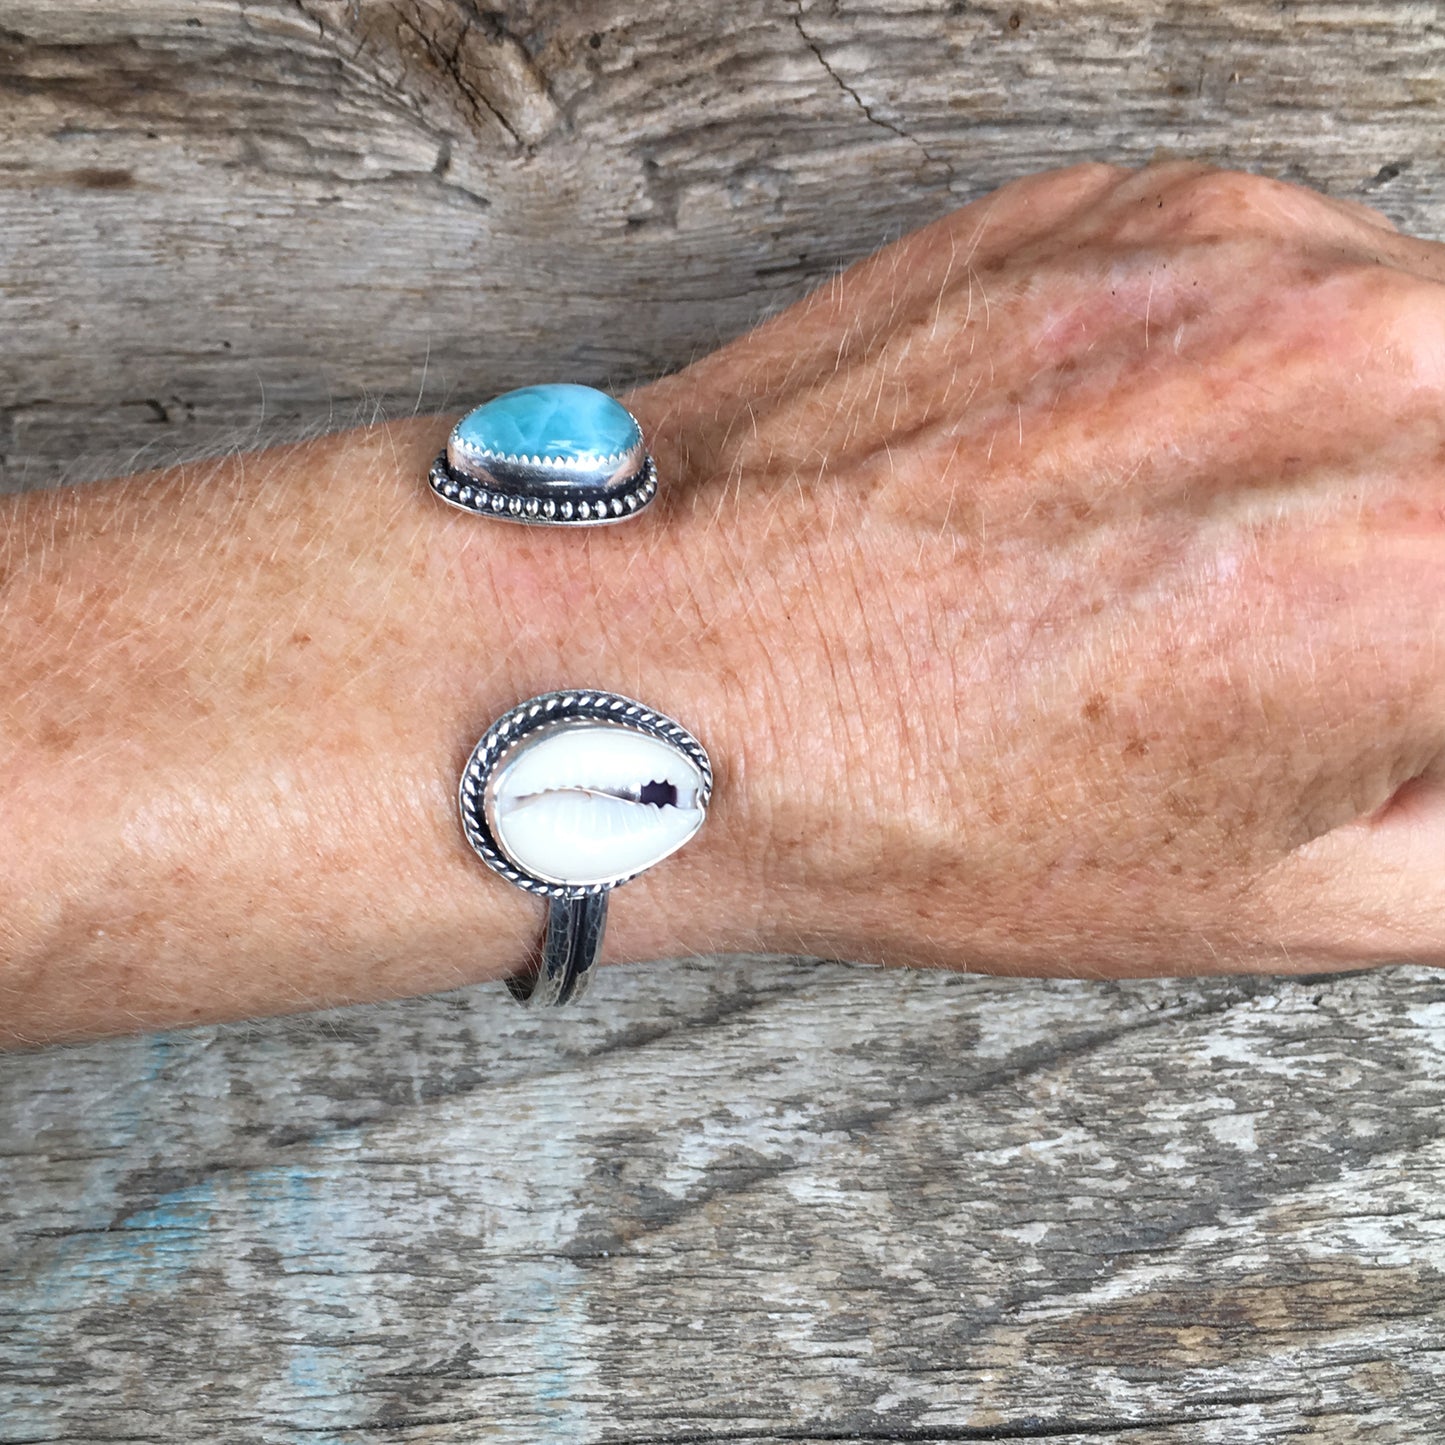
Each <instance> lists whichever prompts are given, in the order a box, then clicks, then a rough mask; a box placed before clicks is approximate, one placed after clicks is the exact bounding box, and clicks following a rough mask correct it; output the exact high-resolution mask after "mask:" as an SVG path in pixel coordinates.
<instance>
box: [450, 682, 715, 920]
mask: <svg viewBox="0 0 1445 1445" xmlns="http://www.w3.org/2000/svg"><path fill="white" fill-rule="evenodd" d="M574 718H584V719H593V720H596V721H599V722H613V723H619V724H621V725H623V726H625V727H631V728H635V729H636V730H637V731H638V732H642V733H648V734H650V735H651V736H653V737H655V738H660V739H661V740H662V741H663V742H667V743H671V744H672V745H673V746H674V747H676V748H678V749H679V750H680V751H681V752H683V753H685V754H686V755H687V757H689V758H690V759H691V760H692V762H693V763H694V764H695V765H696V767H697V770H698V772H699V773H700V774H701V776H702V781H703V787H702V794H701V798H700V803H701V807H702V811H703V815H704V818H706V815H707V807H708V803H709V801H710V800H711V798H712V763H711V761H710V760H709V758H708V755H707V751H706V749H705V748H704V747H703V745H702V744H701V743H700V742H698V740H697V739H696V738H695V737H693V735H692V734H691V733H690V732H688V730H687V729H686V728H685V727H683V726H682V724H681V723H678V722H674V721H673V719H672V718H670V717H668V716H666V714H664V713H660V712H657V711H656V710H655V709H653V708H650V707H646V706H645V705H644V704H642V703H640V702H637V701H636V700H635V699H633V698H630V697H624V696H623V695H622V694H621V693H616V692H600V691H595V690H591V689H584V690H577V689H568V690H567V691H565V692H547V693H542V694H540V695H539V696H537V697H533V698H528V699H527V701H526V702H522V703H518V704H517V706H516V707H514V708H512V709H511V710H510V711H509V712H506V713H503V714H502V716H501V717H499V718H498V719H497V720H496V722H494V723H493V724H492V725H491V727H489V728H488V729H487V731H486V732H485V733H484V734H483V735H482V738H481V740H480V741H479V742H478V743H477V745H476V747H475V748H473V749H472V755H471V757H470V758H468V760H467V765H466V767H465V768H463V769H462V778H461V786H460V788H459V790H458V795H457V796H458V803H459V805H460V808H461V814H462V828H463V830H464V831H465V832H466V835H467V842H468V843H470V844H471V845H472V847H473V848H474V849H475V850H476V852H477V854H478V856H479V857H480V858H481V860H482V862H484V863H485V864H486V865H487V867H489V868H490V869H491V870H492V871H493V872H494V873H497V874H500V875H501V877H503V878H505V879H506V880H507V882H509V883H512V884H515V885H516V886H517V887H518V888H524V889H526V890H527V892H528V893H535V894H537V895H538V896H539V897H542V898H584V897H587V896H588V895H590V894H595V893H606V892H608V891H609V890H610V889H613V888H617V887H619V886H620V885H621V884H623V883H626V882H628V881H630V880H631V879H633V878H636V877H637V876H638V873H641V872H646V871H647V870H646V869H639V870H637V872H634V873H627V874H624V875H622V876H620V877H617V878H611V879H608V880H606V881H605V882H602V883H589V884H585V885H580V884H570V883H553V882H549V881H548V880H547V879H545V878H538V877H536V876H535V875H533V874H531V873H528V872H525V871H524V870H523V869H521V868H519V867H517V865H516V864H515V863H513V862H512V860H511V859H510V858H508V857H507V856H506V855H505V854H504V853H503V852H502V850H501V848H500V847H499V846H498V844H497V841H496V839H495V838H494V837H493V836H492V831H491V829H490V827H489V826H488V824H487V819H486V812H485V808H484V804H483V799H484V796H485V793H486V786H487V779H488V778H489V777H490V776H491V773H492V770H493V769H494V768H495V767H496V766H497V764H498V763H499V762H500V761H501V759H502V758H503V757H504V756H506V754H507V753H508V752H509V751H510V750H511V749H512V748H513V747H515V746H516V745H517V744H518V743H520V742H521V741H522V740H523V739H524V738H526V737H527V736H528V735H529V734H530V733H532V732H534V731H535V730H536V729H537V728H540V727H545V726H547V725H549V724H551V723H556V722H562V721H566V720H570V719H574ZM659 861H664V862H665V861H666V860H665V859H663V860H659Z"/></svg>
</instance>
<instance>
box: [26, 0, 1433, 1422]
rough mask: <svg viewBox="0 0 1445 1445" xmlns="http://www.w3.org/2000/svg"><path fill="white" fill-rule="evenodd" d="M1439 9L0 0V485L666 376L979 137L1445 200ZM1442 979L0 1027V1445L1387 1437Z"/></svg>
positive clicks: (939, 207) (889, 211)
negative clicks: (507, 397) (27, 1049)
mask: <svg viewBox="0 0 1445 1445" xmlns="http://www.w3.org/2000/svg"><path fill="white" fill-rule="evenodd" d="M1442 100H1445V9H1442V6H1440V5H1438V4H1433V3H1431V4H1426V3H1407V0H1389V3H1386V0H1375V3H1352V4H1346V3H1334V0H1322V3H1313V4H1306V3H1298V4H1296V3H1283V4H1277V3H1240V0H1221V3H1213V4H1206V3H1202V0H1200V3H1196V0H1140V3H1123V0H1116V3H1110V0H1052V3H1037V4H1034V3H1027V4H1025V3H1017V4H1005V5H993V4H980V3H957V0H955V3H944V0H908V3H904V0H886V3H885V0H872V3H869V4H856V3H850V0H737V3H733V4H728V5H703V4H697V3H688V0H672V3H670V4H664V3H660V0H632V3H629V4H622V3H620V0H585V3H576V0H572V3H563V0H497V3H495V4H493V5H492V6H491V7H490V8H485V9H484V8H482V7H481V6H479V5H474V4H469V3H462V0H377V3H360V0H289V3H282V0H274V3H270V0H267V3H255V4H251V3H222V0H198V3H192V4H179V3H166V0H129V3H127V4H126V5H124V6H119V5H117V6H111V7H108V8H107V7H102V6H99V5H95V4H84V5H68V6H54V5H50V4H42V3H39V0H0V338H3V345H0V486H3V487H6V488H15V487H20V486H27V485H38V484H44V483H51V482H54V481H57V480H64V479H75V478H81V477H86V476H91V475H95V474H98V473H102V472H109V471H113V470H117V469H125V468H128V467H132V466H139V465H143V464H153V463H159V462H163V461H167V460H170V459H173V458H176V457H180V456H186V455H194V454H196V453H198V452H201V451H205V450H210V449H214V448H218V447H225V446H231V445H242V444H250V443H252V442H254V441H256V440H259V439H263V438H270V437H276V436H281V435H295V434H297V433H299V432H303V431H308V430H314V429H318V428H323V427H327V426H332V425H340V424H343V423H345V422H347V421H349V420H351V419H352V418H354V417H356V416H358V415H370V414H372V413H373V412H375V411H378V410H380V411H385V412H404V411H410V410H411V409H413V408H414V407H418V406H421V407H432V406H442V405H445V404H448V403H449V402H456V403H457V404H460V402H461V401H463V400H465V399H467V398H471V397H474V396H477V395H481V394H485V393H487V392H489V391H492V390H495V389H498V388H500V387H502V386H505V385H507V384H511V383H514V382H515V381H516V380H517V379H519V378H527V379H532V378H536V377H543V376H568V377H576V378H579V379H591V380H595V381H601V382H604V383H607V384H610V385H622V384H625V383H626V382H628V381H631V380H634V379H639V378H644V377H647V376H650V375H653V374H656V373H660V372H663V371H666V370H668V369H671V368H673V367H675V366H677V365H679V364H680V363H683V362H685V361H686V360H687V359H688V358H689V357H691V356H693V355H695V354H697V353H699V352H702V351H705V350H707V349H708V348H710V347H712V346H713V345H715V344H716V343H717V342H718V341H720V340H722V339H724V338H726V337H728V336H731V335H733V334H735V333H737V332H738V331H740V330H742V329H744V328H745V327H747V326H748V325H750V324H752V323H753V322H754V321H755V320H756V319H758V318H759V317H760V316H761V315H763V314H764V313H766V312H768V311H770V310H772V309H775V308H776V307H778V306H781V305H783V304H785V303H786V302H787V301H789V300H791V299H793V298H794V297H796V296H798V295H800V294H802V292H804V291H805V290H806V289H808V288H809V287H811V286H812V285H813V284H815V283H816V282H817V281H819V280H820V279H822V278H823V277H825V276H826V275H827V274H829V273H830V272H831V271H832V270H833V269H834V268H835V267H836V266H837V265H839V264H840V263H842V262H845V261H847V260H850V259H852V258H854V257H856V256H859V255H861V254H864V253H866V252H868V251H870V250H872V249H873V248H874V247H876V246H877V245H878V244H880V243H881V242H883V241H885V240H887V239H889V238H890V237H892V236H893V235H896V234H898V233H899V232H900V231H902V230H904V229H907V228H909V227H911V226H913V225H915V224H918V223H920V222H922V221H925V220H927V219H929V218H931V217H933V216H935V215H938V214H939V213H941V212H942V211H944V210H946V209H948V208H949V207H951V206H954V205H956V204H958V203H960V202H962V201H963V200H966V199H967V198H969V197H972V196H974V195H977V194H979V193H981V192H983V191H985V190H987V189H989V188H991V187H992V186H994V185H995V184H997V183H999V182H1000V181H1003V180H1005V179H1008V178H1009V177H1012V176H1014V175H1017V174H1021V173H1023V172H1026V171H1029V170H1032V169H1036V168H1039V167H1043V166H1048V165H1056V164H1061V163H1065V162H1068V161H1071V160H1075V159H1079V158H1083V157H1102V158H1106V159H1115V160H1121V161H1128V162H1138V161H1143V160H1146V159H1148V158H1149V157H1151V156H1154V155H1156V154H1159V153H1168V154H1181V153H1183V154H1191V155H1202V156H1206V157H1210V158H1213V159H1216V160H1219V161H1222V162H1227V163H1230V164H1234V165H1240V166H1245V167H1248V168H1251V169H1256V170H1261V171H1265V172H1268V173H1271V174H1275V175H1280V176H1285V177H1290V178H1294V179H1299V180H1303V181H1306V182H1309V183H1311V184H1314V185H1317V186H1320V187H1322V188H1323V189H1326V190H1329V191H1331V192H1333V193H1335V194H1339V195H1346V196H1353V197H1358V198H1361V199H1365V200H1368V201H1370V202H1371V203H1373V204H1376V205H1379V206H1381V207H1383V208H1384V209H1385V210H1386V211H1387V212H1388V213H1389V214H1390V215H1391V216H1393V217H1394V218H1395V219H1396V220H1397V221H1398V222H1400V223H1401V224H1402V225H1404V226H1406V227H1409V228H1411V229H1414V230H1417V231H1420V232H1423V233H1426V234H1434V235H1441V234H1445V165H1442V161H1445V125H1442ZM1442 1080H1445V993H1442V989H1441V984H1440V981H1439V978H1438V976H1437V975H1433V974H1428V973H1425V972H1423V971H1411V970H1393V971H1386V972H1382V973H1379V974H1375V975H1371V976H1368V977H1365V976H1344V977H1335V978H1330V979H1320V980H1292V981H1280V980H1270V979H1263V980H1256V981H1246V980H1217V981H1209V982H1201V983H1192V984H1181V983H1157V984H1151V983H1142V984H1130V985H1104V984H1084V983H1080V984H1067V983H1056V982H1055V983H1034V982H1008V981H1003V980H987V979H975V978H947V977H934V976H927V977H925V976H913V975H903V974H890V975H880V974H875V973H872V972H869V971H865V970H858V969H851V968H848V967H846V966H842V965H825V964H810V963H804V962H800V961H788V960H699V961H693V962H691V963H679V964H673V965H663V966H657V967H652V968H648V969H641V970H635V971H611V972H610V973H609V974H608V975H607V976H605V977H604V978H603V979H601V980H600V981H599V983H598V985H597V987H596V989H595V990H594V994H593V996H592V998H591V999H590V1000H589V1003H588V1006H587V1007H586V1009H585V1011H583V1012H581V1013H579V1014H578V1015H577V1016H576V1017H572V1018H567V1019H559V1020H554V1021H545V1020H537V1019H532V1018H530V1017H528V1016H527V1015H525V1014H522V1013H521V1012H520V1011H516V1010H514V1009H513V1008H512V1007H511V1006H510V1005H509V1004H508V1003H507V1002H506V1000H505V998H504V997H502V996H501V995H500V992H499V991H492V990H481V991H475V992H469V993H462V994H456V995H449V996H446V997H443V998H437V999H425V1000H414V1001H410V1002H406V1003H399V1004H395V1005H388V1006H386V1007H383V1008H374V1009H365V1010H353V1011H349V1012H341V1013H335V1014H329V1015H319V1016H313V1017H311V1018H303V1019H292V1020H281V1021H275V1022H269V1023H265V1024H257V1025H254V1026H248V1027H242V1028H233V1029H222V1030H204V1031H198V1032H193V1033H183V1034H173V1035H160V1036H155V1037H151V1038H146V1039H134V1040H122V1041H117V1042H112V1043H106V1044H97V1045H94V1046H90V1047H85V1048H72V1049H58V1050H51V1051H46V1052H41V1053H35V1054H30V1055H23V1056H11V1057H8V1058H6V1059H3V1060H0V1156H3V1161H4V1162H3V1171H4V1172H3V1176H0V1177H3V1181H4V1188H3V1190H0V1238H3V1246H0V1441H3V1442H8V1445H19V1442H40V1441H46V1442H61V1441H65V1442H69V1441H77V1442H78V1441H122V1440H124V1441H147V1442H149V1441H156V1442H162V1441H164V1442H168V1445H170V1442H187V1441H196V1442H201V1441H205V1442H214V1441H233V1440H234V1441H248V1442H249V1441H267V1442H270V1441H287V1442H297V1441H309V1442H316V1441H337V1442H368V1441H377V1440H384V1441H388V1442H397V1445H410V1442H418V1445H419V1442H428V1445H431V1442H464V1441H465V1442H473V1441H480V1440H485V1441H489V1442H491V1441H497V1442H505V1445H511V1442H517V1445H522V1442H528V1445H530V1442H536V1441H541V1440H546V1441H552V1440H556V1441H568V1442H572V1441H576V1442H594V1441H595V1442H619V1445H621V1442H627V1445H649V1442H658V1445H661V1442H668V1445H684V1442H701V1441H713V1440H722V1441H735V1442H753V1445H764V1442H783V1441H788V1442H821V1441H837V1440H843V1439H858V1440H873V1441H898V1442H902V1441H910V1442H918V1445H926V1442H931V1441H963V1440H1049V1441H1053V1442H1076V1445H1084V1442H1098V1441H1117V1442H1120V1445H1155V1442H1160V1445H1162V1442H1169V1445H1175V1442H1179V1445H1184V1442H1188V1445H1215V1442H1220V1445H1223V1442H1229V1445H1236V1442H1240V1441H1276V1440H1278V1441H1284V1440H1300V1439H1304V1440H1310V1441H1321V1442H1325V1441H1327V1442H1335V1441H1338V1442H1350V1445H1354V1442H1366V1441H1368V1442H1372V1445H1374V1442H1382V1445H1388V1442H1410V1445H1418V1442H1421V1441H1426V1440H1430V1439H1433V1438H1436V1437H1437V1436H1438V1434H1439V1433H1440V1424H1441V1421H1442V1419H1445V1352H1442V1350H1441V1334H1442V1323H1445V1321H1442V1314H1445V1287H1442V1274H1445V1239H1442V1234H1445V1212H1442V1206H1441V1203H1440V1201H1441V1200H1442V1199H1445V1124H1442V1122H1441V1121H1442V1118H1445V1113H1442V1104H1445V1083H1442Z"/></svg>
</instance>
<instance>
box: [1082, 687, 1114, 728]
mask: <svg viewBox="0 0 1445 1445" xmlns="http://www.w3.org/2000/svg"><path fill="white" fill-rule="evenodd" d="M1108 705H1109V700H1108V699H1107V698H1106V697H1105V696H1104V694H1103V693H1102V692H1096V693H1093V694H1092V695H1091V696H1090V697H1089V698H1088V699H1087V700H1086V701H1085V703H1084V705H1083V707H1081V708H1080V709H1079V716H1080V717H1082V718H1083V719H1084V721H1085V722H1098V721H1099V720H1100V719H1101V718H1102V717H1103V716H1104V711H1105V709H1106V708H1107V707H1108Z"/></svg>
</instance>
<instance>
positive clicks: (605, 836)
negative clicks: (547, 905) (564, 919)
mask: <svg viewBox="0 0 1445 1445" xmlns="http://www.w3.org/2000/svg"><path fill="white" fill-rule="evenodd" d="M648 784H655V785H660V787H656V786H655V787H653V788H649V789H648V792H649V793H650V794H657V793H661V794H663V795H664V796H666V797H667V798H668V801H664V802H660V803H659V802H655V801H647V802H643V801H640V800H639V795H640V794H641V793H642V792H643V789H644V788H647V785H648ZM669 788H670V789H671V790H672V791H671V793H670V794H669ZM702 793H703V778H702V774H701V773H700V772H699V771H698V768H697V765H696V764H695V763H694V762H693V761H692V759H691V758H689V757H688V756H687V754H686V753H684V752H682V751H681V750H680V749H678V748H676V747H674V746H673V745H672V744H671V743H668V742H664V741H663V740H662V739H661V738H657V737H653V736H652V735H651V734H650V733H644V732H639V731H638V730H637V729H636V728H630V727H627V726H625V725H624V724H622V723H616V722H603V721H600V720H593V719H590V718H571V719H567V720H565V721H562V722H556V723H547V724H544V725H543V726H541V727H539V728H537V729H535V730H534V731H532V732H530V733H527V734H525V735H524V736H523V737H522V738H520V739H519V740H518V742H517V744H516V746H515V747H513V748H512V749H511V750H510V751H509V752H506V753H504V754H503V755H502V757H501V758H500V759H499V760H498V762H497V763H496V765H495V766H494V767H493V768H492V771H491V774H490V776H489V777H488V778H487V784H486V789H485V792H484V794H483V808H484V809H485V812H486V819H487V826H488V828H490V830H491V833H492V837H493V838H494V839H495V840H496V842H497V846H498V847H499V848H500V849H501V851H502V852H503V853H504V854H505V855H506V856H507V858H508V859H510V860H511V862H513V863H514V864H516V866H517V867H518V868H520V869H522V870H523V871H524V872H526V873H530V874H531V875H532V876H533V877H534V878H540V879H543V880H544V881H545V882H548V883H566V884H575V885H578V886H581V885H585V884H593V883H608V882H612V881H618V880H621V879H624V878H629V877H631V876H632V875H633V874H634V873H640V872H641V871H642V870H643V869H644V868H650V867H651V866H652V865H653V864H654V863H659V862H661V861H662V859H664V858H666V857H667V855H668V854H669V853H672V852H675V851H676V850H677V849H678V848H681V847H682V845H683V844H684V843H686V842H687V840H688V839H689V838H691V837H692V835H693V834H694V833H696V832H697V830H698V829H699V828H700V827H701V826H702V820H703V816H704V808H703V802H702ZM673 798H675V801H672V799H673Z"/></svg>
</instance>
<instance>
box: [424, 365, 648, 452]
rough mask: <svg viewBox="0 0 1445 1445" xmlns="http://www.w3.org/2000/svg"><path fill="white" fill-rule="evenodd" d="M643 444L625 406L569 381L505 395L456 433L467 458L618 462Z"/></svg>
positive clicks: (455, 442) (471, 414)
mask: <svg viewBox="0 0 1445 1445" xmlns="http://www.w3.org/2000/svg"><path fill="white" fill-rule="evenodd" d="M641 440H642V434H641V433H640V432H639V431H638V429H637V423H636V422H635V421H633V419H632V416H631V414H630V413H629V412H628V411H627V409H626V408H625V407H623V406H621V405H619V404H618V403H617V402H615V401H614V400H613V399H612V398H611V397H610V396H608V395H607V393H606V392H605V391H597V390H595V389H594V388H593V387H590V386H576V385H574V384H573V383H571V382H558V383H554V384H552V385H548V386H524V387H521V388H520V389H519V390H517V391H507V392H503V393H502V395H501V396H498V397H493V398H492V400H491V401H489V402H487V403H486V404H485V405H483V406H479V407H477V409H476V410H475V411H470V412H468V413H467V414H466V416H464V417H463V418H462V419H461V420H460V421H459V422H458V423H457V424H456V428H455V430H454V431H453V432H452V445H453V446H454V447H456V448H458V449H460V450H461V451H463V452H464V453H471V454H473V455H477V456H483V455H491V456H494V457H496V456H500V457H509V456H516V457H556V458H559V459H561V460H565V461H580V460H584V459H586V458H591V457H596V458H603V457H614V456H617V455H618V454H619V453H622V452H626V451H629V450H631V448H633V447H635V446H637V445H638V443H639V442H641Z"/></svg>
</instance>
